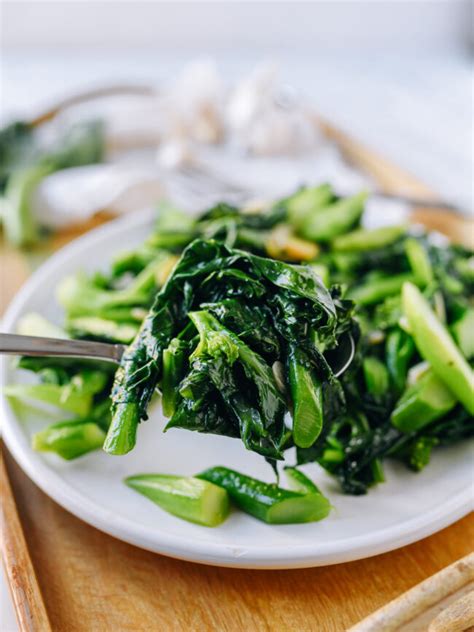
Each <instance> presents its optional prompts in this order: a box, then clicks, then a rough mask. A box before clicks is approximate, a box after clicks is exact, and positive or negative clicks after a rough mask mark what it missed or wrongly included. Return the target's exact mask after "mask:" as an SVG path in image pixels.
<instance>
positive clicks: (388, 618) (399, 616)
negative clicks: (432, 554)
mask: <svg viewBox="0 0 474 632" xmlns="http://www.w3.org/2000/svg"><path fill="white" fill-rule="evenodd" d="M473 579H474V553H471V554H470V555H466V557H463V558H462V559H461V560H458V561H457V562H454V564H451V565H450V566H447V567H446V568H443V570H441V571H439V573H436V574H435V575H432V576H431V577H428V579H425V581H423V582H421V583H420V584H417V585H416V586H414V587H413V588H412V589H411V590H408V591H407V592H405V593H403V595H400V597H397V598H396V599H394V600H393V601H390V602H389V603H388V604H387V605H386V606H384V607H383V608H380V610H377V611H376V612H374V613H373V614H371V615H369V616H368V617H367V618H366V619H364V620H363V621H361V622H360V623H357V624H356V625H354V626H353V627H352V628H350V629H349V630H348V631H347V632H398V631H401V630H408V629H409V628H408V627H405V626H407V625H408V624H409V622H410V621H412V620H413V619H414V618H415V617H417V616H418V615H420V614H421V613H423V612H424V611H425V610H428V609H429V608H432V607H433V606H434V605H435V604H437V603H439V602H441V601H442V600H443V599H444V598H446V597H447V596H448V595H450V594H453V593H455V592H457V591H458V590H460V589H461V588H463V587H464V586H468V585H469V584H470V583H471V582H472V581H473ZM464 605H465V604H464V601H462V602H461V606H464ZM446 610H447V614H445V615H444V617H441V620H442V621H444V622H445V619H446V618H449V616H450V612H451V613H452V612H453V610H454V612H455V613H456V616H457V615H458V614H459V604H458V608H457V609H453V610H450V609H449V608H447V609H446ZM461 610H462V612H461V614H462V615H464V614H465V612H466V610H465V609H463V608H461ZM453 616H454V615H453ZM469 616H472V610H471V611H470V612H469ZM466 620H468V619H467V618H465V619H464V621H466ZM435 621H436V619H435ZM438 623H439V617H438ZM433 624H434V622H433ZM468 627H469V625H466V627H465V628H461V629H467V628H468ZM448 629H449V630H451V631H452V632H454V630H455V628H454V626H453V627H451V628H449V627H448V628H444V629H443V628H442V627H441V625H439V626H438V627H436V626H435V627H432V628H430V630H433V632H434V631H435V630H437V631H439V632H440V631H441V630H448ZM458 629H459V628H456V630H458Z"/></svg>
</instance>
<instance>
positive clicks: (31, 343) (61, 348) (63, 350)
mask: <svg viewBox="0 0 474 632" xmlns="http://www.w3.org/2000/svg"><path fill="white" fill-rule="evenodd" d="M124 349H125V346H124V345H120V344H110V343H107V342H94V341H91V340H68V339H67V338H42V337H39V336H20V335H18V334H0V353H4V354H8V355H25V356H53V357H67V358H96V359H100V360H108V361H110V362H120V358H121V357H122V354H123V352H124Z"/></svg>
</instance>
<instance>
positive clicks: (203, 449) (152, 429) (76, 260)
mask: <svg viewBox="0 0 474 632" xmlns="http://www.w3.org/2000/svg"><path fill="white" fill-rule="evenodd" d="M151 225H152V216H151V215H150V214H146V215H137V216H136V217H134V218H130V217H127V218H126V219H120V220H116V221H114V222H112V223H110V224H107V225H105V226H104V227H101V228H99V229H97V230H95V231H93V232H91V233H88V234H87V235H85V236H84V237H81V238H80V239H78V240H77V241H75V242H74V243H72V244H71V245H69V246H67V247H66V248H64V249H63V250H61V251H60V252H58V253H57V254H55V255H54V256H53V257H51V258H50V259H49V260H48V262H47V263H46V264H44V265H43V266H42V267H40V268H39V269H38V270H37V271H36V272H35V273H34V274H33V276H32V277H31V278H30V280H29V281H28V282H27V283H26V284H25V285H24V287H23V288H22V289H21V290H20V291H19V292H18V294H17V296H16V298H15V300H14V301H13V303H12V304H11V306H10V308H9V309H8V311H7V314H6V316H5V319H4V323H3V325H4V331H9V332H14V331H15V326H16V322H17V320H18V318H19V317H20V316H21V315H22V314H24V313H26V312H31V311H35V312H39V313H40V314H43V315H44V316H45V317H46V318H48V319H50V320H51V321H53V322H56V323H58V324H61V322H62V312H61V309H60V307H59V306H58V305H57V303H56V301H55V296H54V294H55V288H56V286H57V284H58V282H59V281H60V280H61V278H62V277H64V276H65V275H67V274H71V273H74V272H77V271H78V270H85V271H86V272H92V271H94V270H97V269H106V268H107V266H108V263H109V262H110V260H111V259H112V257H113V256H114V254H116V253H117V252H119V251H121V250H124V249H128V248H132V247H133V246H135V245H138V244H139V243H140V242H141V241H142V240H143V239H144V238H145V237H146V235H147V234H148V233H149V231H150V229H151ZM1 360H2V375H1V380H2V384H10V383H14V382H19V381H25V380H27V379H28V378H30V376H29V375H28V374H26V373H24V372H21V371H18V370H16V369H14V368H13V362H12V358H8V357H7V356H5V357H3V358H2V359H1ZM50 422H51V416H50V415H49V416H48V414H46V413H45V412H44V411H40V410H35V409H33V408H31V409H26V408H24V407H21V409H20V408H18V407H16V408H15V407H14V406H13V405H12V404H11V403H10V402H8V401H5V402H4V414H3V433H4V438H5V441H6V443H7V445H8V447H9V449H10V450H11V452H12V454H13V456H14V457H15V459H16V460H17V461H18V463H19V464H20V466H21V467H22V468H23V469H24V470H25V472H26V473H27V474H28V476H30V478H31V479H32V480H33V481H34V482H35V483H36V484H37V485H38V486H39V487H40V488H41V489H42V490H43V491H44V492H46V493H47V494H48V495H49V496H51V498H53V499H54V500H55V501H56V502H58V503H59V504H60V505H62V506H63V507H64V508H65V509H67V510H68V511H70V512H72V513H73V514H75V515H76V516H77V517H78V518H81V519H82V520H84V521H86V522H88V523H89V524H91V525H93V526H94V527H97V528H98V529H101V530H102V531H105V532H106V533H109V534H110V535H113V536H115V537H117V538H120V539H122V540H125V541H127V542H130V543H132V544H135V545H137V546H139V547H143V548H146V549H149V550H151V551H155V552H157V553H162V554H165V555H170V556H173V557H178V558H182V559H186V560H192V561H195V562H202V563H206V564H215V565H220V566H234V567H242V568H300V567H307V566H317V565H324V564H335V563H338V562H347V561H350V560H355V559H359V558H363V557H368V556H370V555H376V554H378V553H383V552H385V551H389V550H391V549H395V548H397V547H400V546H403V545H405V544H409V543H410V542H414V541H415V540H419V539H420V538H423V537H425V536H427V535H430V534H431V533H434V532H435V531H438V530H439V529H442V528H443V527H446V526H447V525H449V524H451V523H452V522H454V521H456V520H458V519H459V518H461V517H462V516H463V515H465V514H466V513H467V512H468V511H469V510H470V507H471V504H472V490H471V482H472V470H471V467H472V461H471V456H472V453H471V452H470V446H469V445H468V444H466V443H465V444H461V445H457V446H454V447H452V448H449V449H443V450H438V451H435V454H434V455H433V459H432V463H431V464H430V466H429V467H427V468H426V469H425V470H424V471H423V472H421V473H419V474H413V473H412V472H410V471H408V470H407V469H406V468H404V467H403V466H401V465H398V464H396V463H387V464H386V478H387V482H386V483H385V484H382V485H379V486H378V487H377V488H376V489H373V490H372V491H370V493H369V494H367V495H366V496H362V497H354V496H345V495H343V494H342V493H340V491H339V490H338V488H337V485H336V483H335V482H334V481H332V480H331V479H330V478H329V477H328V476H327V475H326V474H325V473H324V472H323V471H322V470H321V469H320V468H319V467H318V466H316V465H309V466H306V468H305V470H306V472H307V473H308V474H309V475H310V476H311V477H313V478H314V479H315V480H316V482H317V484H318V485H319V486H320V487H321V489H322V490H323V492H324V493H325V494H327V495H328V496H329V497H330V499H331V502H332V504H333V506H334V509H333V511H332V512H331V514H330V516H329V518H327V519H326V520H323V521H322V522H318V523H312V524H303V525H284V526H269V525H265V524H263V523H261V522H259V521H258V520H255V519H253V518H252V517H250V516H247V515H246V514H244V513H241V512H238V511H235V512H233V513H232V514H231V515H230V517H229V518H228V520H227V521H226V522H225V523H224V524H222V525H221V526H220V527H217V528H215V529H209V528H205V527H199V526H196V525H193V524H190V523H187V522H185V521H182V520H179V519H177V518H175V517H173V516H171V515H169V514H167V513H166V512H164V511H162V510H161V509H160V508H159V507H157V506H156V505H154V504H153V503H151V502H150V501H149V500H147V499H146V498H144V497H143V496H140V495H139V494H137V493H136V492H134V491H133V490H131V489H129V488H127V487H126V486H125V485H124V484H123V479H124V478H125V477H126V476H129V475H131V474H137V473H145V472H149V473H151V472H161V473H176V474H194V473H196V472H199V471H200V470H202V469H204V468H207V467H210V466H212V465H219V464H224V465H227V466H229V467H233V468H236V469H238V470H240V471H242V472H245V473H246V474H250V475H252V476H256V477H257V478H261V479H265V480H269V481H270V480H271V479H272V471H271V469H270V467H269V466H268V465H267V464H266V463H265V461H264V460H263V458H261V457H259V456H258V455H256V454H253V453H250V452H248V451H246V450H245V449H244V448H243V446H242V445H241V444H240V442H239V441H236V440H235V439H227V438H224V437H216V436H212V435H200V434H197V433H194V432H189V431H185V430H178V429H174V430H171V431H169V432H168V433H166V434H163V433H162V429H163V418H162V416H161V413H160V407H159V405H158V406H155V407H154V409H152V411H151V414H150V419H149V420H148V421H147V422H146V423H143V424H141V426H140V428H139V432H138V441H137V446H136V448H135V450H133V452H131V453H130V454H128V455H126V456H122V457H118V456H116V457H114V456H108V455H107V454H105V453H103V452H100V451H98V452H95V453H92V454H89V455H87V456H84V457H82V458H80V459H78V460H76V461H72V462H66V461H62V460H61V459H59V458H58V457H57V456H55V455H53V454H39V453H36V452H34V451H33V450H32V449H31V447H30V437H31V435H32V434H33V433H34V432H36V431H37V430H39V429H40V428H42V427H43V426H44V425H46V424H47V423H50ZM292 457H293V455H292V454H290V455H289V460H291V458H292Z"/></svg>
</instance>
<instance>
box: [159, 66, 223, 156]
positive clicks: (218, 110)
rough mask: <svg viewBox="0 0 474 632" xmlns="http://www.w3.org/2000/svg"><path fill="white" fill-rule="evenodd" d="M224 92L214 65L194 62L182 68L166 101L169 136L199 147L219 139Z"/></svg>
mask: <svg viewBox="0 0 474 632" xmlns="http://www.w3.org/2000/svg"><path fill="white" fill-rule="evenodd" d="M223 100H224V90H223V86H222V83H221V80H220V77H219V74H218V72H217V68H216V65H215V63H214V62H212V61H211V60H205V59H204V60H198V61H196V62H193V63H191V64H189V65H188V66H186V68H185V69H184V71H183V73H182V74H181V75H180V76H179V77H178V79H177V81H176V83H175V84H174V85H172V86H171V87H170V90H169V93H168V95H167V97H166V108H167V111H168V117H169V120H170V123H171V125H170V134H171V135H173V136H174V135H177V136H187V137H188V138H190V139H191V140H194V141H196V142H199V143H206V144H211V143H212V144H214V143H218V142H220V141H221V140H222V139H223V136H224V121H223Z"/></svg>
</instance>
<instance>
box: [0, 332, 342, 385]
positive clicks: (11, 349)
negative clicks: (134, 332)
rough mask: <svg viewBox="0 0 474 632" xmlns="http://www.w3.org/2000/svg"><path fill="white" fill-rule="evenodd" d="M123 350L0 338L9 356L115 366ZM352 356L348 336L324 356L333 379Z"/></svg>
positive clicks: (108, 345) (85, 343)
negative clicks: (91, 360)
mask: <svg viewBox="0 0 474 632" xmlns="http://www.w3.org/2000/svg"><path fill="white" fill-rule="evenodd" d="M124 350H125V345H120V344H112V343H108V342H94V341H91V340H68V339H65V338H41V337H39V336H20V335H18V334H0V353H3V354H8V355H24V356H46V357H48V356H50V357H67V358H95V359H97V360H107V361H109V362H116V363H118V362H120V358H121V357H122V355H123V352H124ZM354 354H355V343H354V339H353V338H352V336H351V335H350V334H345V335H344V336H342V337H341V338H340V340H339V346H338V347H337V349H334V350H332V351H328V352H327V354H326V359H327V361H328V363H329V366H331V368H332V370H333V372H334V375H335V376H336V377H340V376H341V375H342V374H343V373H344V371H346V370H347V369H348V367H349V366H350V364H351V362H352V360H353V359H354Z"/></svg>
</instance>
